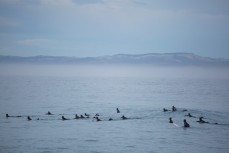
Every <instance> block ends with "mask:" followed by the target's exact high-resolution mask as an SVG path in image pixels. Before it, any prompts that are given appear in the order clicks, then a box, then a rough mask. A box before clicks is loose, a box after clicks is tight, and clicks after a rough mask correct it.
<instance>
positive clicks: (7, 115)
mask: <svg viewBox="0 0 229 153" xmlns="http://www.w3.org/2000/svg"><path fill="white" fill-rule="evenodd" d="M8 117H22V116H10V115H9V114H6V118H8Z"/></svg>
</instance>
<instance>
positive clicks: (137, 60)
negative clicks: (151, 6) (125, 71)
mask: <svg viewBox="0 0 229 153" xmlns="http://www.w3.org/2000/svg"><path fill="white" fill-rule="evenodd" d="M0 63H18V64H19V63H28V64H29V63H30V64H98V65H100V64H108V65H109V64H119V65H122V64H128V65H139V64H140V65H153V66H224V67H228V66H229V59H216V58H209V57H201V56H198V55H195V54H192V53H164V54H159V53H149V54H138V55H132V54H117V55H110V56H99V57H83V58H77V57H65V56H31V57H21V56H1V55H0Z"/></svg>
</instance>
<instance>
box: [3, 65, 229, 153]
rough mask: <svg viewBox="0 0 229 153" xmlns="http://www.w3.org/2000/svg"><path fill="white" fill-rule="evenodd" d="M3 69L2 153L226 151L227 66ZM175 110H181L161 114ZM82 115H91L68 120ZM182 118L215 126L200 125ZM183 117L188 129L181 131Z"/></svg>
mask: <svg viewBox="0 0 229 153" xmlns="http://www.w3.org/2000/svg"><path fill="white" fill-rule="evenodd" d="M0 72H1V73H0V123H1V124H0V138H1V143H0V152H3V153H5V152H7V153H8V152H25V153H26V152H31V150H32V152H37V153H38V152H39V153H40V152H61V153H62V152H80V153H81V152H82V153H95V152H100V153H114V152H121V153H122V152H123V153H126V152H133V153H138V152H148V153H154V152H155V153H171V152H172V153H175V152H181V153H183V152H186V153H193V152H195V153H202V152H208V153H215V152H219V153H227V152H228V150H229V147H228V146H229V145H228V144H229V142H228V140H229V120H228V115H229V103H228V102H229V94H228V91H229V77H228V76H229V73H228V69H227V68H209V67H208V68H207V67H205V68H203V67H150V66H142V65H141V66H140V65H138V66H130V65H118V66H117V65H110V66H108V65H99V66H98V65H50V64H49V65H42V64H37V65H36V64H30V65H22V64H19V65H16V64H7V65H6V64H4V65H3V64H0ZM173 105H174V106H176V107H177V109H178V111H176V112H162V109H163V108H167V109H171V107H172V106H173ZM117 107H118V108H119V109H120V111H121V113H120V114H117V113H116V108H117ZM184 109H187V110H188V111H187V112H183V110H184ZM48 111H51V112H52V113H53V114H54V115H51V116H48V115H45V114H46V113H47V112H48ZM6 113H9V115H21V116H22V117H20V118H15V117H9V118H6V117H5V114H6ZM84 113H88V114H90V115H91V117H90V118H89V119H79V120H76V119H73V118H74V117H75V116H74V115H75V114H78V115H80V114H84ZM96 113H99V114H100V119H101V120H102V121H101V122H97V121H96V120H95V119H93V116H94V115H95V114H96ZM187 113H191V114H192V115H195V116H197V117H199V116H203V117H204V119H205V120H206V121H208V122H210V123H216V122H217V123H219V125H216V124H200V123H197V122H196V121H197V120H198V118H189V117H187V116H184V115H186V114H187ZM28 115H29V116H30V117H31V118H32V120H31V121H27V116H28ZM63 115H64V116H65V117H66V118H68V119H70V120H68V121H62V120H61V116H63ZM122 115H125V116H126V117H128V118H129V119H128V120H122V119H121V116H122ZM169 117H172V118H173V121H174V123H176V125H177V126H175V125H173V124H170V123H168V121H169V120H168V118H169ZM37 118H39V119H40V120H37ZM109 118H113V121H108V119H109ZM183 119H186V120H187V121H188V123H189V124H190V126H191V127H190V128H187V129H186V128H183V127H182V126H183Z"/></svg>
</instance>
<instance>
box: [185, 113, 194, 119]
mask: <svg viewBox="0 0 229 153" xmlns="http://www.w3.org/2000/svg"><path fill="white" fill-rule="evenodd" d="M185 116H188V117H194V118H196V116H193V115H191V114H190V113H188V115H185Z"/></svg>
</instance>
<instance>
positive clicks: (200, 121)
mask: <svg viewBox="0 0 229 153" xmlns="http://www.w3.org/2000/svg"><path fill="white" fill-rule="evenodd" d="M196 122H199V123H209V122H206V121H204V120H203V117H199V121H196Z"/></svg>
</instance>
